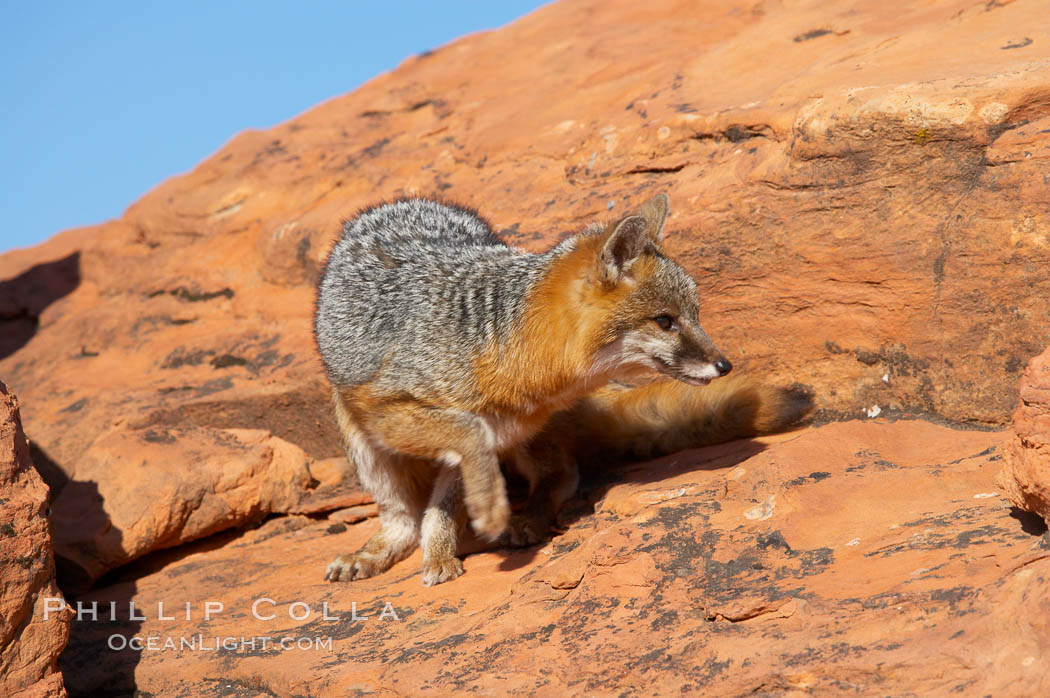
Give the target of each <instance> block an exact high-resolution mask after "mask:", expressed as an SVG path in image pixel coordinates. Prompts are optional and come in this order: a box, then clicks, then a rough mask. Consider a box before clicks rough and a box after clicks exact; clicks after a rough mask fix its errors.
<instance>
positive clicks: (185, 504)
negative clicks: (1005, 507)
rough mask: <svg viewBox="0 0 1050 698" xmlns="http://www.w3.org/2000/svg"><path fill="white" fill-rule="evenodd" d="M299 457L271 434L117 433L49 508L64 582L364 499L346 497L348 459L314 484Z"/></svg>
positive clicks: (351, 493) (104, 438) (107, 436)
mask: <svg viewBox="0 0 1050 698" xmlns="http://www.w3.org/2000/svg"><path fill="white" fill-rule="evenodd" d="M309 466H310V461H309V459H308V458H307V456H306V454H304V453H303V451H302V449H300V448H299V447H298V446H295V445H293V444H290V443H288V442H287V441H285V440H283V439H280V438H278V437H276V436H272V435H271V434H270V433H269V432H265V431H259V430H251V429H207V428H203V427H186V428H178V427H168V428H165V427H156V428H147V429H139V430H135V429H128V428H126V426H125V425H120V426H117V427H114V428H113V429H111V430H109V431H107V432H106V433H104V434H102V435H101V436H99V438H98V439H96V440H95V442H94V443H93V444H92V445H91V448H89V449H88V450H87V452H86V453H85V454H84V456H83V458H81V460H80V463H79V466H78V469H77V478H76V480H74V481H71V482H69V483H67V484H66V485H65V486H64V487H63V489H62V491H61V493H60V494H59V495H58V497H57V498H56V499H55V501H54V504H53V511H54V516H53V519H54V522H55V552H56V554H57V555H58V556H59V557H60V561H61V564H62V572H63V584H68V585H69V587H68V588H75V589H81V590H83V589H86V588H87V587H88V586H89V585H90V583H91V582H92V581H93V580H94V579H96V578H97V577H99V576H101V575H102V574H103V573H105V572H106V571H108V570H110V569H112V568H114V567H119V566H120V565H123V564H124V563H127V562H129V561H130V560H133V559H135V558H137V557H139V556H141V555H143V554H145V553H147V552H150V551H153V550H159V549H161V548H168V547H171V546H175V545H180V544H182V543H185V542H187V541H191V540H195V539H197V538H202V537H204V536H207V535H210V534H213V533H217V532H219V531H222V530H225V529H227V528H232V527H236V526H243V525H246V524H251V523H258V522H259V521H261V520H262V519H263V518H264V517H266V516H267V515H269V514H274V513H316V512H319V511H327V510H330V509H335V508H338V507H345V506H349V505H354V504H360V503H361V502H363V501H370V499H369V498H368V497H367V496H365V495H363V494H362V493H361V492H360V491H359V490H356V489H351V490H347V488H346V487H345V486H343V485H342V481H343V480H346V479H352V478H349V475H350V473H349V466H348V464H347V462H346V459H345V458H343V459H333V461H331V462H326V463H325V464H324V467H323V468H319V471H320V472H319V474H320V475H321V477H314V476H313V475H312V473H311V470H310V467H309Z"/></svg>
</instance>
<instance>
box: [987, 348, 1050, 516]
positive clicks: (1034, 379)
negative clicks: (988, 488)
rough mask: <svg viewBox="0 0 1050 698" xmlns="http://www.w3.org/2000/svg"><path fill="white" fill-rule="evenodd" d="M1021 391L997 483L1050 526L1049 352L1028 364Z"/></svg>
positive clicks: (1007, 493)
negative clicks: (1011, 436)
mask: <svg viewBox="0 0 1050 698" xmlns="http://www.w3.org/2000/svg"><path fill="white" fill-rule="evenodd" d="M1020 392H1021V401H1020V404H1019V405H1018V406H1017V410H1015V411H1014V431H1015V434H1016V435H1015V437H1014V439H1013V440H1012V441H1011V442H1010V444H1009V446H1007V448H1006V451H1005V453H1004V458H1003V460H1004V464H1003V469H1002V472H1001V473H1000V474H999V479H998V483H999V486H1000V487H1001V488H1002V489H1003V490H1005V492H1006V496H1007V497H1008V498H1009V499H1010V501H1012V502H1013V503H1014V504H1016V505H1017V506H1018V507H1020V508H1022V509H1024V510H1026V511H1031V512H1035V513H1036V514H1039V515H1040V516H1042V517H1043V519H1044V520H1045V521H1047V522H1048V523H1050V349H1047V350H1046V351H1044V352H1043V353H1042V354H1040V355H1039V356H1037V357H1035V358H1034V359H1032V361H1031V362H1030V363H1029V364H1028V368H1027V369H1026V370H1025V372H1024V375H1023V376H1022V377H1021V389H1020Z"/></svg>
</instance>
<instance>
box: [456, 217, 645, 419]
mask: <svg viewBox="0 0 1050 698" xmlns="http://www.w3.org/2000/svg"><path fill="white" fill-rule="evenodd" d="M603 242H604V236H602V235H583V236H580V238H579V239H578V241H577V244H576V247H575V249H573V250H572V251H570V252H567V253H565V254H563V255H561V256H559V257H557V258H555V259H554V260H553V261H552V262H551V265H550V269H549V271H548V272H547V275H546V276H545V277H544V278H543V280H542V281H540V282H539V283H538V284H537V285H536V287H535V288H534V289H533V290H532V292H531V293H530V294H529V297H528V298H527V299H526V309H525V311H524V315H523V318H522V323H521V326H520V330H518V331H516V332H515V334H514V336H512V337H511V338H510V340H509V341H506V342H502V343H494V344H493V345H491V346H490V347H489V348H488V349H486V351H485V352H484V353H483V354H482V355H480V356H479V357H478V358H477V360H476V362H475V365H476V368H477V373H476V376H477V381H478V390H479V392H480V394H481V396H482V401H483V404H482V405H478V407H479V408H480V409H481V410H484V411H492V412H501V413H508V412H509V413H516V414H519V415H522V416H524V415H528V414H533V413H543V414H550V413H551V412H554V411H556V410H558V409H562V408H564V407H566V406H568V405H569V404H571V403H572V402H574V401H575V400H577V399H579V398H580V397H581V396H582V395H584V394H586V393H587V392H590V391H591V390H594V389H595V388H597V387H600V386H601V385H602V384H604V383H605V382H607V381H608V380H609V378H610V377H611V376H609V375H596V373H595V369H596V365H595V364H596V360H597V358H598V353H599V350H600V349H601V348H602V347H603V346H605V345H606V344H608V343H609V342H611V341H612V340H613V339H614V337H613V336H611V330H612V320H613V319H614V318H615V314H616V310H617V307H618V306H619V305H620V303H622V302H623V301H624V300H625V299H626V297H627V295H628V294H629V293H630V287H631V285H630V282H623V283H620V284H617V285H616V286H614V287H612V288H604V287H603V286H602V284H601V283H599V281H598V274H599V273H600V272H599V264H598V261H599V258H600V252H601V248H602V244H603ZM640 262H643V260H640ZM642 266H645V265H644V262H643V264H642Z"/></svg>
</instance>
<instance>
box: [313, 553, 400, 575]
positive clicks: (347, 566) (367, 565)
mask: <svg viewBox="0 0 1050 698" xmlns="http://www.w3.org/2000/svg"><path fill="white" fill-rule="evenodd" d="M388 567H389V565H388V566H386V567H384V566H382V565H381V564H379V562H378V561H377V560H375V559H374V558H371V557H367V556H365V555H362V554H360V553H354V554H353V555H340V556H339V557H337V558H336V559H334V560H332V562H331V563H330V564H329V565H328V569H327V570H325V573H324V578H325V581H326V582H352V581H354V580H355V579H368V578H369V577H374V576H376V575H377V574H379V573H381V572H385V571H386V570H387V568H388Z"/></svg>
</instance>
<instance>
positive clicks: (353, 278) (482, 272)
mask: <svg viewBox="0 0 1050 698" xmlns="http://www.w3.org/2000/svg"><path fill="white" fill-rule="evenodd" d="M547 256H548V255H530V254H526V253H524V252H521V251H519V250H515V249H513V248H511V247H508V246H507V245H506V244H504V243H503V242H502V241H501V240H499V238H497V237H496V236H495V235H494V234H493V233H492V230H491V228H490V227H489V225H488V224H487V223H486V222H485V221H484V220H483V219H481V218H480V217H479V216H478V215H477V214H475V213H474V212H472V211H469V210H467V209H464V208H460V207H457V206H450V205H446V204H441V203H438V202H435V201H430V200H426V199H409V200H400V201H397V202H394V203H390V204H385V205H380V206H377V207H374V208H371V209H368V210H366V211H364V212H363V213H361V214H360V215H358V216H357V217H356V218H354V219H353V220H350V221H348V222H347V223H346V224H345V226H344V228H343V232H342V236H341V237H340V239H339V240H338V242H337V243H336V245H335V247H334V248H333V250H332V253H331V256H330V257H329V261H328V264H327V266H326V268H325V271H324V275H323V277H322V279H321V282H320V286H319V293H318V299H317V309H316V314H315V330H316V337H317V344H318V347H319V349H320V351H321V356H322V359H323V361H324V365H325V369H326V370H327V372H328V375H329V378H330V379H331V381H332V383H333V384H334V385H336V386H339V387H349V386H355V385H360V384H363V383H366V382H370V381H377V382H378V383H379V387H385V388H389V389H401V390H407V391H409V392H416V391H422V392H425V393H427V394H447V393H453V394H457V395H460V394H462V393H465V392H469V391H470V389H471V386H472V385H473V379H472V375H471V374H472V366H471V358H472V357H473V356H474V355H476V354H477V353H479V352H480V351H482V350H483V348H484V347H485V346H488V345H489V344H490V343H492V342H493V341H497V342H498V341H500V339H504V338H505V337H506V336H507V335H508V333H510V332H511V331H512V329H513V327H514V324H515V321H516V320H517V319H518V318H519V317H520V315H521V313H522V311H523V309H524V302H525V298H526V296H527V295H528V292H529V289H530V288H531V287H532V286H534V285H535V284H536V282H537V281H538V280H539V279H540V278H541V277H542V275H543V272H544V269H545V266H546V261H547V260H546V257H547ZM460 396H461V397H462V395H460Z"/></svg>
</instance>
